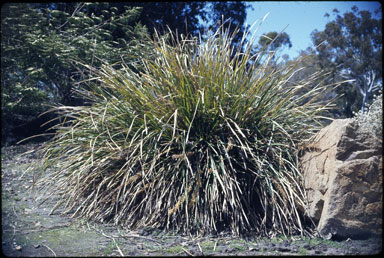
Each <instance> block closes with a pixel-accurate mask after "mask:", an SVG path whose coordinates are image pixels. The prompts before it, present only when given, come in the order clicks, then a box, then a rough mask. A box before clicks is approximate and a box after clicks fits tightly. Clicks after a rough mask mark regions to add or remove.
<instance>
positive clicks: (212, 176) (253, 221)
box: [40, 26, 329, 235]
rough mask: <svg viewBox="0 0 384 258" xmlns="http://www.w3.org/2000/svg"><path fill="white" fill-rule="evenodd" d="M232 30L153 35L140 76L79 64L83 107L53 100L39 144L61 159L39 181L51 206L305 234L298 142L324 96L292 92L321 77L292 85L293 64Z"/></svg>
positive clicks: (175, 224) (128, 219) (120, 219)
mask: <svg viewBox="0 0 384 258" xmlns="http://www.w3.org/2000/svg"><path fill="white" fill-rule="evenodd" d="M235 35H236V31H235V32H234V33H233V34H229V33H228V30H225V29H223V27H222V26H221V27H220V28H219V29H218V30H217V31H216V32H211V33H210V34H207V35H206V37H205V39H204V40H203V39H201V38H202V37H199V38H189V37H183V36H180V37H179V36H178V35H175V34H173V33H172V32H170V33H169V34H168V35H167V37H162V36H159V35H156V37H155V39H154V40H153V42H152V44H153V48H154V49H155V52H156V56H155V58H146V57H145V56H143V59H142V64H143V66H144V67H145V69H144V72H142V73H140V74H137V73H135V72H133V71H132V70H131V69H130V68H128V67H125V68H124V69H123V70H116V69H114V68H112V66H109V65H104V66H103V67H102V68H101V69H99V70H96V69H93V68H92V67H89V66H86V67H87V68H89V69H90V70H92V71H93V72H94V78H93V80H90V81H89V82H88V83H89V84H90V85H89V87H92V88H91V89H90V90H89V91H83V92H81V94H82V96H84V97H87V98H88V99H89V101H90V105H88V106H83V107H70V106H61V107H57V108H55V109H54V111H56V112H59V113H60V117H61V118H62V119H63V122H62V123H61V124H60V125H58V126H57V127H56V129H57V134H56V135H55V137H54V138H53V139H52V141H50V142H49V143H47V144H46V146H45V148H44V149H43V150H42V154H43V156H42V157H43V158H44V167H45V168H49V167H52V166H53V167H54V166H57V164H60V165H59V166H58V168H57V171H56V172H55V173H54V174H53V175H50V174H47V176H46V177H44V178H43V179H42V180H40V183H41V184H42V185H44V186H45V187H46V188H45V189H46V190H47V191H51V192H52V191H53V192H55V193H58V194H59V195H60V196H61V199H60V200H61V201H60V202H58V204H57V205H56V207H58V206H59V205H61V204H63V205H64V206H65V212H73V216H82V217H87V218H89V219H93V220H97V221H112V222H114V223H119V224H123V225H126V226H127V227H130V228H137V227H142V226H151V227H158V228H163V229H168V230H177V231H179V232H188V233H196V232H199V233H201V232H203V233H204V232H206V233H214V232H219V231H222V230H230V231H232V233H234V234H236V235H239V234H244V233H247V232H251V231H257V232H258V233H260V234H264V235H265V234H268V235H270V234H272V233H284V234H285V233H297V232H301V233H303V232H304V228H303V226H302V219H303V207H304V202H303V200H304V192H303V189H302V178H301V177H302V175H301V173H300V171H299V170H298V159H297V153H296V148H295V146H296V143H298V142H299V141H300V139H302V138H303V137H307V135H310V134H311V133H312V132H314V131H316V130H318V129H319V128H318V127H319V126H321V123H319V122H318V120H317V119H318V118H319V117H320V115H321V113H322V112H323V111H324V110H326V109H328V108H329V105H328V104H324V103H318V102H316V101H317V97H318V96H319V95H320V94H321V92H322V91H323V90H324V89H325V87H323V86H320V85H321V83H319V84H318V85H317V86H316V87H314V88H312V89H311V90H310V91H307V92H306V93H304V94H303V95H297V94H296V93H297V92H298V91H300V89H301V88H303V87H306V86H307V85H309V84H311V83H314V82H317V80H320V79H321V78H322V77H321V76H320V75H319V74H315V75H312V76H310V77H308V78H306V79H305V80H302V81H301V82H300V84H293V83H291V82H290V78H291V77H292V75H293V74H294V73H295V72H297V70H296V69H295V68H296V65H297V64H293V63H292V64H290V65H279V64H274V65H271V62H272V61H271V60H272V56H273V53H268V52H260V53H258V54H257V55H251V50H252V48H253V41H251V42H250V43H248V44H245V43H244V42H245V37H246V36H247V33H246V34H245V35H244V38H243V41H242V43H241V44H240V45H238V46H236V47H234V46H233V45H232V44H231V43H232V40H233V38H234V37H235ZM242 49H244V50H242ZM56 207H55V208H56ZM55 208H54V209H55Z"/></svg>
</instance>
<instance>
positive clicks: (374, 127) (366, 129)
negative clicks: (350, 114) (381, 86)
mask: <svg viewBox="0 0 384 258" xmlns="http://www.w3.org/2000/svg"><path fill="white" fill-rule="evenodd" d="M366 110H367V111H365V112H362V111H361V110H360V111H359V112H358V113H356V114H355V117H354V119H355V121H356V123H357V124H358V129H357V130H358V132H359V133H365V134H370V135H373V136H374V137H377V138H378V139H379V140H382V135H383V92H381V93H380V94H379V95H377V96H375V97H374V100H373V102H372V104H371V105H369V106H367V107H366Z"/></svg>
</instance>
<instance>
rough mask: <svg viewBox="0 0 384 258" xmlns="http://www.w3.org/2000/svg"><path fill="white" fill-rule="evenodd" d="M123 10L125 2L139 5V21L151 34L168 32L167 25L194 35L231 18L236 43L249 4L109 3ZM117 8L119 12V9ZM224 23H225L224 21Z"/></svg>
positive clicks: (241, 32)
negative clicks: (235, 31)
mask: <svg viewBox="0 0 384 258" xmlns="http://www.w3.org/2000/svg"><path fill="white" fill-rule="evenodd" d="M110 4H111V5H113V6H115V7H116V8H118V10H119V11H120V10H122V7H123V6H124V5H128V6H131V7H133V6H135V7H137V6H139V7H142V8H143V10H142V12H141V15H140V17H139V20H140V22H142V24H144V25H146V26H147V27H148V29H149V32H150V33H151V34H153V32H154V31H155V29H156V30H157V31H159V32H160V33H164V32H165V33H167V32H168V29H167V27H169V28H170V29H171V30H172V31H175V32H177V33H178V34H184V35H186V34H191V35H193V36H197V35H198V34H199V32H201V31H203V30H204V29H205V27H209V28H212V27H214V26H216V28H217V26H219V25H218V24H217V23H218V22H219V21H220V20H221V18H222V16H224V17H225V19H230V20H231V26H230V27H231V29H230V30H231V31H234V30H235V28H236V26H238V29H239V33H237V34H236V38H235V40H234V43H239V41H240V40H241V37H242V34H243V33H244V30H245V29H246V28H245V26H244V22H245V19H246V17H247V14H246V10H247V8H249V7H250V5H247V4H246V3H244V2H237V1H217V2H204V1H203V2H194V1H192V2H145V1H143V2H131V3H129V2H128V3H110ZM119 11H118V12H119ZM226 26H227V25H226ZM228 26H229V25H228Z"/></svg>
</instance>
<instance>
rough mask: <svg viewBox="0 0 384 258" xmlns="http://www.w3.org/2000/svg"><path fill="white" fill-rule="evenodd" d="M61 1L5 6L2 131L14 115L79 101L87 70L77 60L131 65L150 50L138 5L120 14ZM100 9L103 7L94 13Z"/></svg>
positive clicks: (33, 114)
mask: <svg viewBox="0 0 384 258" xmlns="http://www.w3.org/2000/svg"><path fill="white" fill-rule="evenodd" d="M57 5H58V6H55V4H50V5H47V6H45V7H42V6H38V5H34V4H26V3H16V4H7V5H4V6H3V8H2V18H1V19H2V20H1V21H2V44H1V55H2V59H1V65H2V74H1V78H2V80H1V87H2V122H3V131H2V133H3V136H5V135H7V133H9V130H11V129H12V124H14V122H15V117H18V118H20V119H19V120H20V121H19V122H18V124H22V123H25V122H27V121H28V120H31V119H33V118H36V116H37V115H38V114H39V113H41V112H42V111H45V110H47V108H48V106H49V105H51V104H53V103H61V104H65V105H74V104H79V103H78V102H79V100H76V99H74V98H73V97H72V93H73V87H74V85H75V83H76V82H78V81H79V80H81V79H83V78H82V76H83V74H82V73H79V70H78V68H77V65H76V64H75V62H81V63H86V64H91V65H93V66H95V67H98V66H100V65H101V63H102V62H108V63H116V62H121V63H126V64H130V65H131V66H132V65H134V62H135V61H137V60H138V59H139V58H140V57H141V56H142V55H143V53H145V52H147V53H149V51H150V49H149V48H148V47H145V46H146V45H145V42H146V41H147V40H146V39H147V37H148V33H147V28H146V27H145V26H144V25H142V24H141V23H136V21H137V19H138V17H139V15H140V8H131V7H127V8H126V9H125V11H124V12H122V13H120V14H117V13H116V11H117V9H116V8H114V7H110V6H109V5H108V4H105V3H71V4H68V5H65V4H59V3H58V4H57ZM59 7H60V8H59ZM96 9H97V10H101V12H99V13H97V14H95V12H93V10H96ZM67 11H70V12H67ZM80 102H81V101H80Z"/></svg>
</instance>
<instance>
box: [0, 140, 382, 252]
mask: <svg viewBox="0 0 384 258" xmlns="http://www.w3.org/2000/svg"><path fill="white" fill-rule="evenodd" d="M34 147H36V145H33V144H29V145H22V146H11V147H6V148H2V149H1V201H2V202H1V204H2V253H3V254H4V255H6V256H12V257H47V256H48V257H53V256H206V255H209V256H248V255H250V256H259V255H372V254H379V253H381V252H382V239H381V238H380V239H377V238H371V239H366V240H350V239H348V240H346V241H331V240H323V239H320V238H312V239H310V238H304V237H299V236H292V237H276V238H273V239H267V238H257V237H254V238H249V239H241V238H236V237H232V236H230V235H223V236H216V237H209V236H204V237H191V236H185V235H184V236H183V235H176V234H172V232H162V231H158V230H152V229H142V230H138V231H131V230H128V229H123V228H121V227H119V226H116V225H112V224H99V223H91V222H89V221H85V220H79V219H73V218H70V217H69V216H63V215H60V214H59V210H58V212H55V213H53V214H52V215H48V214H49V212H50V210H51V209H52V207H53V201H54V199H55V196H52V197H51V198H50V201H47V202H45V203H43V204H42V205H40V206H38V205H37V204H36V203H35V201H34V197H35V196H34V194H33V192H32V191H30V186H31V184H32V179H33V175H32V174H31V173H24V172H25V170H26V169H27V167H28V166H29V165H30V164H31V163H32V162H34V161H36V158H35V157H34V155H33V153H32V154H30V155H27V156H23V155H21V154H22V153H24V152H26V151H27V150H31V149H33V148H34Z"/></svg>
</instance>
